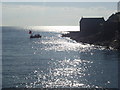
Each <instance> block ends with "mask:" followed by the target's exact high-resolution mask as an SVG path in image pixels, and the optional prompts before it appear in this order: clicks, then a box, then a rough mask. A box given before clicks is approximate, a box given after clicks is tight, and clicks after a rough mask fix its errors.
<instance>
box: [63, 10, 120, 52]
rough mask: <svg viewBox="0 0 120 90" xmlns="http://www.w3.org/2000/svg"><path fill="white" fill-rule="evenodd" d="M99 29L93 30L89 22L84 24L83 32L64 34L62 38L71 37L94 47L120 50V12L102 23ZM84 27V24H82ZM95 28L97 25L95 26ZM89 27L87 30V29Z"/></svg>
mask: <svg viewBox="0 0 120 90" xmlns="http://www.w3.org/2000/svg"><path fill="white" fill-rule="evenodd" d="M102 24H103V25H102V26H100V27H99V28H94V31H95V30H97V31H95V32H94V33H91V32H90V31H92V29H90V28H89V27H87V25H89V23H88V22H86V23H84V25H83V26H84V27H85V29H84V27H83V26H82V27H83V30H82V31H75V32H74V31H73V32H71V31H70V32H69V33H68V34H63V35H62V37H70V38H71V39H73V40H76V41H77V42H82V43H88V44H93V45H99V46H105V47H106V48H107V49H109V48H113V49H115V50H120V12H117V13H115V14H112V15H111V16H110V17H109V18H108V20H107V21H105V22H103V23H102ZM81 25H82V24H81ZM93 26H95V24H93ZM86 27H87V28H86Z"/></svg>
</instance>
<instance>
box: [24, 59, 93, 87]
mask: <svg viewBox="0 0 120 90" xmlns="http://www.w3.org/2000/svg"><path fill="white" fill-rule="evenodd" d="M92 63H93V62H91V61H88V60H77V59H75V60H70V59H69V60H66V59H65V60H61V61H60V60H54V59H52V60H51V61H49V69H48V73H47V74H45V73H44V71H41V70H35V71H34V74H35V75H34V77H35V78H37V79H36V81H35V82H31V83H30V84H28V83H27V85H26V87H37V86H43V87H45V88H56V87H88V86H86V85H85V84H86V83H83V81H84V79H83V77H84V76H86V74H85V72H86V71H87V70H88V68H90V65H91V64H92ZM86 64H87V66H86ZM88 75H90V74H88ZM32 77H33V76H32Z"/></svg>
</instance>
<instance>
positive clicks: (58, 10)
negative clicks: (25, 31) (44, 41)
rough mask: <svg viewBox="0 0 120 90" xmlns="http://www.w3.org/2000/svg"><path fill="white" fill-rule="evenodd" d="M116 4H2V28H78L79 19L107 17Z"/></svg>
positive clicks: (113, 11) (115, 7)
mask: <svg viewBox="0 0 120 90" xmlns="http://www.w3.org/2000/svg"><path fill="white" fill-rule="evenodd" d="M115 12H117V2H2V26H78V25H79V21H80V19H81V17H104V18H105V20H107V19H108V17H109V16H110V15H111V14H113V13H115Z"/></svg>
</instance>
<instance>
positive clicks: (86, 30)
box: [79, 17, 105, 35]
mask: <svg viewBox="0 0 120 90" xmlns="http://www.w3.org/2000/svg"><path fill="white" fill-rule="evenodd" d="M104 22H105V20H104V18H103V17H102V18H81V20H80V22H79V23H80V32H81V33H82V34H83V35H91V34H95V33H97V32H98V31H99V30H100V29H101V28H102V25H103V23H104Z"/></svg>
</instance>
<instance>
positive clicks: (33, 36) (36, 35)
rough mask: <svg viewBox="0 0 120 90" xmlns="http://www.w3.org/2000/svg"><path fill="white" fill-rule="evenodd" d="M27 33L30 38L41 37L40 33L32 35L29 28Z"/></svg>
mask: <svg viewBox="0 0 120 90" xmlns="http://www.w3.org/2000/svg"><path fill="white" fill-rule="evenodd" d="M29 34H30V38H41V37H42V36H41V35H40V34H35V35H33V34H32V31H31V30H29Z"/></svg>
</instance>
